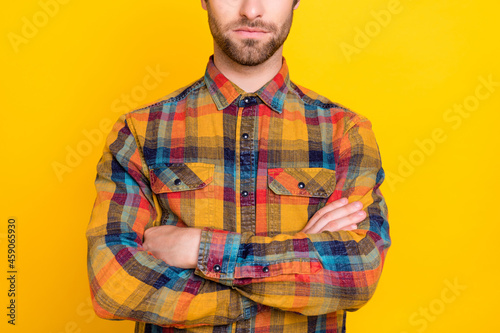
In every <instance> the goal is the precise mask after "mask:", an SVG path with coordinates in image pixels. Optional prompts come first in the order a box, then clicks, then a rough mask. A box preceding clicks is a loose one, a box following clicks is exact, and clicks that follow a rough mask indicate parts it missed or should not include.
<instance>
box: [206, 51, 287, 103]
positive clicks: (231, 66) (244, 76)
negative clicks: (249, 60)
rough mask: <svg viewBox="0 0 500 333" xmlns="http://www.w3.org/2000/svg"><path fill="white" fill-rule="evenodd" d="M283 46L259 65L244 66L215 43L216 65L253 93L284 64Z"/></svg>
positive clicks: (236, 82) (246, 90) (237, 83)
mask: <svg viewBox="0 0 500 333" xmlns="http://www.w3.org/2000/svg"><path fill="white" fill-rule="evenodd" d="M282 58H283V46H281V48H279V49H278V51H276V53H275V54H274V55H273V56H272V57H271V58H269V59H268V60H266V61H265V62H263V63H262V64H260V65H257V66H243V65H241V64H238V63H237V62H234V61H233V60H232V59H231V58H229V57H228V56H227V55H226V54H225V53H224V52H223V51H222V50H221V49H220V48H219V47H218V45H217V44H216V43H214V63H215V67H217V69H218V70H219V71H220V72H221V73H222V74H224V76H225V77H226V78H228V79H229V80H230V81H231V82H233V83H234V84H236V85H237V86H238V87H240V88H241V89H243V90H244V91H245V92H247V93H253V92H255V91H257V90H259V89H260V88H262V86H264V85H265V84H266V83H267V82H269V81H270V80H272V79H273V78H274V77H275V76H276V74H278V72H279V71H280V69H281V67H282V65H283V60H282Z"/></svg>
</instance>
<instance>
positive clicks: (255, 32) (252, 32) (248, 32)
mask: <svg viewBox="0 0 500 333" xmlns="http://www.w3.org/2000/svg"><path fill="white" fill-rule="evenodd" d="M233 31H234V32H235V33H236V34H237V35H240V36H241V37H247V38H258V37H262V36H264V35H266V34H268V33H269V31H267V30H264V29H260V28H249V27H240V28H236V29H234V30H233Z"/></svg>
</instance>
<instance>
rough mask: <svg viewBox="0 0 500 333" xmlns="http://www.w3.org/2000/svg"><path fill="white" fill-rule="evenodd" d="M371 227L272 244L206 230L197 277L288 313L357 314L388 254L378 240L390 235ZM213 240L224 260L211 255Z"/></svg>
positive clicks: (283, 239)
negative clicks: (348, 310) (221, 251)
mask: <svg viewBox="0 0 500 333" xmlns="http://www.w3.org/2000/svg"><path fill="white" fill-rule="evenodd" d="M367 210H368V211H370V208H369V207H368V209H367ZM371 210H372V211H373V208H372V209H371ZM377 216H381V215H377ZM370 218H371V219H372V222H373V221H376V220H379V221H380V219H379V218H378V217H376V216H375V215H371V216H370V217H368V218H367V219H370ZM368 223H369V222H368V221H367V222H363V223H361V225H360V226H359V227H358V228H359V229H358V230H355V231H337V232H322V233H319V234H307V235H306V234H303V233H299V234H296V235H293V236H291V235H279V236H276V237H272V238H270V237H257V236H252V235H250V234H243V235H240V234H236V233H226V232H223V231H219V230H205V231H204V232H203V233H202V246H201V252H200V261H199V264H198V268H197V271H196V274H199V275H200V276H203V277H204V278H207V279H211V280H213V281H217V282H219V283H221V284H224V285H228V286H232V287H233V288H235V289H236V290H238V291H239V292H240V293H241V294H242V295H244V296H246V297H248V298H250V299H252V300H253V301H255V302H257V303H260V304H264V305H267V306H270V307H275V308H279V309H281V310H285V311H294V312H299V313H301V314H304V315H321V314H325V313H330V312H334V311H337V310H344V309H357V308H359V307H361V306H362V305H363V304H365V303H366V302H367V301H368V300H369V299H370V298H371V297H372V295H373V293H374V291H375V288H376V285H377V282H378V278H379V276H380V273H381V271H382V267H383V262H384V258H385V254H386V251H387V242H386V240H384V239H382V238H381V237H380V236H379V235H380V234H385V232H384V231H382V230H376V229H378V228H377V227H376V226H371V227H369V226H367V224H368ZM367 227H368V230H366V229H362V228H367ZM370 229H371V230H370ZM210 239H212V240H210ZM213 239H217V241H215V243H216V244H221V243H222V242H224V244H225V245H224V249H226V251H224V254H223V253H220V252H219V253H218V252H217V251H211V250H210V247H211V245H212V243H214V241H213ZM218 248H221V246H218ZM228 249H232V250H230V251H228ZM216 265H219V266H220V271H219V272H216V271H217V270H218V269H217V267H216Z"/></svg>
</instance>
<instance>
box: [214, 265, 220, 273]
mask: <svg viewBox="0 0 500 333" xmlns="http://www.w3.org/2000/svg"><path fill="white" fill-rule="evenodd" d="M214 272H215V273H219V272H220V265H215V266H214Z"/></svg>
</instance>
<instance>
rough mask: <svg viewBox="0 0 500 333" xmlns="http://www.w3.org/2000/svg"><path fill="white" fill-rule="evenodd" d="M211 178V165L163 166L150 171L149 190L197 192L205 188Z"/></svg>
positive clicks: (157, 191) (183, 164) (179, 164)
mask: <svg viewBox="0 0 500 333" xmlns="http://www.w3.org/2000/svg"><path fill="white" fill-rule="evenodd" d="M213 177H214V165H213V164H205V163H173V164H165V165H164V166H157V167H155V168H152V169H151V188H152V190H153V192H155V193H170V192H180V191H189V190H197V189H200V188H203V187H205V186H207V184H209V183H210V182H211V181H212V180H213Z"/></svg>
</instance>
